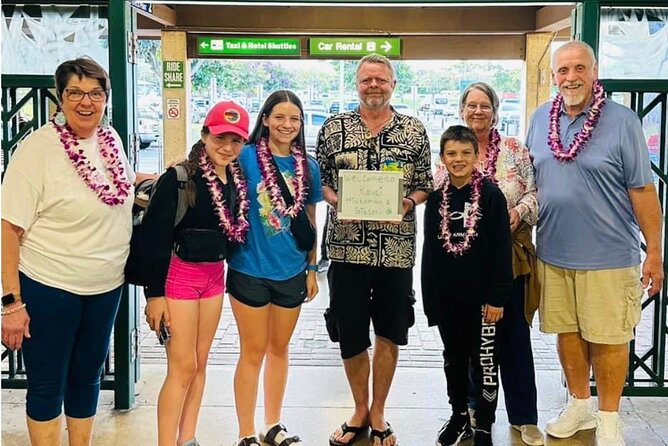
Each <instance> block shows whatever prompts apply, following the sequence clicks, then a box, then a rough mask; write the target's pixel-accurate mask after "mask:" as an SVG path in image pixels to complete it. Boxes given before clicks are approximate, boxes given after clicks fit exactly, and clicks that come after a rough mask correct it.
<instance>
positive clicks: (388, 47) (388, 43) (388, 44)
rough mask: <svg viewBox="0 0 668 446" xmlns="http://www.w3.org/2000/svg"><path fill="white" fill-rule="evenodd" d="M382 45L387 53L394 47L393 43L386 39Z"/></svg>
mask: <svg viewBox="0 0 668 446" xmlns="http://www.w3.org/2000/svg"><path fill="white" fill-rule="evenodd" d="M380 47H381V48H382V49H383V51H385V52H386V53H387V52H388V51H390V50H391V49H392V44H391V43H390V42H388V41H387V40H386V41H385V42H383V44H382V45H381V46H380Z"/></svg>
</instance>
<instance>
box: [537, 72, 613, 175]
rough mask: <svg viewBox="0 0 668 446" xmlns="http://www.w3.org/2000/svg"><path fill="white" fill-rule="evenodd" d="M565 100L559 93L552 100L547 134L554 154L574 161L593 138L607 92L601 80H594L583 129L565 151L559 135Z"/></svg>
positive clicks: (559, 158) (563, 159)
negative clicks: (561, 112) (561, 113)
mask: <svg viewBox="0 0 668 446" xmlns="http://www.w3.org/2000/svg"><path fill="white" fill-rule="evenodd" d="M563 102H564V98H563V96H562V95H561V94H560V93H559V94H557V97H555V98H554V100H553V101H552V107H550V126H549V131H548V136H547V142H548V144H549V145H550V150H552V154H553V155H554V157H555V158H556V159H558V160H559V161H567V162H569V161H573V160H574V159H575V157H576V156H578V154H579V153H580V151H581V150H582V149H583V148H584V146H585V145H587V142H589V140H590V139H591V133H592V131H593V130H594V129H595V128H596V124H598V120H599V118H600V116H601V110H602V109H603V106H604V105H605V92H604V91H603V85H602V84H601V82H600V81H598V80H596V81H595V82H594V94H593V96H592V99H591V104H590V106H589V111H588V112H587V119H586V120H585V122H584V124H583V126H582V130H580V131H579V132H578V133H577V134H576V135H575V138H574V139H573V142H572V143H571V145H570V146H569V147H568V151H564V146H563V144H562V143H561V137H560V135H559V113H560V111H561V107H562V104H563Z"/></svg>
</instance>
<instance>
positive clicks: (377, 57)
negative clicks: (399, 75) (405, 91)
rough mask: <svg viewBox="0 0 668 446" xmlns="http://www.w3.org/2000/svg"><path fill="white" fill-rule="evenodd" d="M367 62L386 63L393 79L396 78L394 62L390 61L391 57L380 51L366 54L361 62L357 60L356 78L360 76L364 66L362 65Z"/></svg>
mask: <svg viewBox="0 0 668 446" xmlns="http://www.w3.org/2000/svg"><path fill="white" fill-rule="evenodd" d="M365 63H377V64H381V65H385V66H386V67H387V69H388V70H390V77H391V78H392V80H394V67H393V66H392V62H390V59H388V58H387V57H385V56H383V55H382V54H378V53H371V54H367V55H366V56H364V57H363V58H361V59H360V61H359V62H357V70H355V78H357V77H358V76H359V74H360V69H361V68H362V65H364V64H365Z"/></svg>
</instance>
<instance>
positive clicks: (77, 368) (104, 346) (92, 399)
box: [65, 287, 121, 446]
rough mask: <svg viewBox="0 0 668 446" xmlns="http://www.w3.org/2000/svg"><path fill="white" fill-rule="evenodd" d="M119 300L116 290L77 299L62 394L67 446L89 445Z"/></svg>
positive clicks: (119, 292)
mask: <svg viewBox="0 0 668 446" xmlns="http://www.w3.org/2000/svg"><path fill="white" fill-rule="evenodd" d="M120 299H121V289H120V287H119V288H117V289H115V290H113V291H110V292H108V293H104V294H100V295H97V296H85V297H82V298H81V302H82V304H83V314H82V317H81V325H80V326H79V331H78V332H77V338H76V341H75V344H74V347H73V349H72V358H71V360H70V367H69V376H68V380H67V389H66V391H65V415H67V428H68V429H67V433H68V437H69V442H70V446H89V445H90V444H91V441H92V438H93V421H94V417H95V413H96V412H97V400H98V396H99V395H100V377H101V375H102V370H103V368H104V360H105V359H106V357H107V354H108V353H109V343H110V341H111V330H112V328H113V326H114V320H115V319H116V313H117V311H118V305H119V303H120Z"/></svg>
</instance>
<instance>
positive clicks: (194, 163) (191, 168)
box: [180, 127, 209, 208]
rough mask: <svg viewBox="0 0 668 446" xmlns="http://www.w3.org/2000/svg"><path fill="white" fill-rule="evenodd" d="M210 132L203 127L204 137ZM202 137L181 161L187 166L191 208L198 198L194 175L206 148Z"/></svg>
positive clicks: (188, 195)
mask: <svg viewBox="0 0 668 446" xmlns="http://www.w3.org/2000/svg"><path fill="white" fill-rule="evenodd" d="M208 134H209V128H208V127H202V138H204V137H206V136H207V135H208ZM202 138H200V140H199V141H197V142H196V143H195V144H193V146H192V148H191V149H190V153H188V159H186V160H185V161H183V162H181V163H180V164H181V165H182V166H183V167H185V168H186V172H187V173H188V183H187V184H186V203H187V204H188V207H191V208H192V207H195V200H196V198H197V187H196V186H195V182H194V181H193V177H194V176H195V172H196V171H197V168H198V167H199V157H200V154H201V153H202V151H203V150H206V148H205V146H204V141H202Z"/></svg>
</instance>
